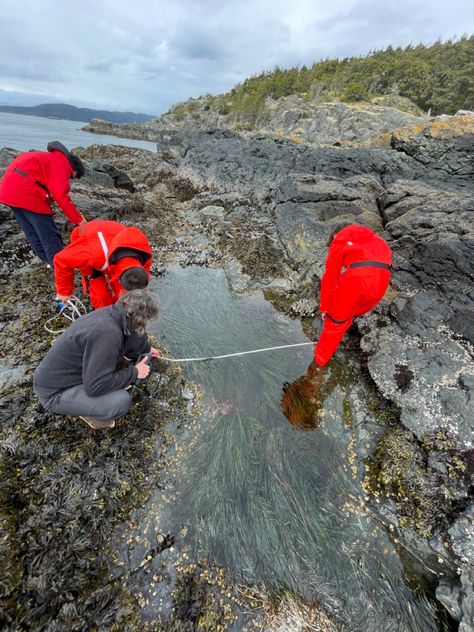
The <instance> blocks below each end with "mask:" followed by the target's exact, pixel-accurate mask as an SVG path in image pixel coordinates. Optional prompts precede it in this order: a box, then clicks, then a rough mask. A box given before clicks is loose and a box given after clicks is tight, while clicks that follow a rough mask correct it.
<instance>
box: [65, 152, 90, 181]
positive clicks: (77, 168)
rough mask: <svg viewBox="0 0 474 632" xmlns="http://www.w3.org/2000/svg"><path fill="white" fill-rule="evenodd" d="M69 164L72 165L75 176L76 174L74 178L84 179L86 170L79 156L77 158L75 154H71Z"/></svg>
mask: <svg viewBox="0 0 474 632" xmlns="http://www.w3.org/2000/svg"><path fill="white" fill-rule="evenodd" d="M69 164H70V165H71V167H72V170H73V171H74V174H75V175H74V177H76V178H82V176H83V175H84V174H85V172H86V170H85V168H84V165H83V163H82V160H81V159H80V158H79V156H76V155H75V154H69Z"/></svg>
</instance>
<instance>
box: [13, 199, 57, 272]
mask: <svg viewBox="0 0 474 632" xmlns="http://www.w3.org/2000/svg"><path fill="white" fill-rule="evenodd" d="M12 211H13V213H14V215H15V219H16V221H17V222H18V224H19V225H20V228H21V229H22V231H23V232H24V233H25V237H26V239H27V240H28V243H29V244H30V246H31V249H32V250H33V252H34V253H35V255H37V256H38V257H39V258H40V259H41V260H42V261H44V262H45V263H49V265H50V266H51V268H52V267H53V259H54V255H56V254H57V253H58V252H59V251H60V250H62V249H63V248H64V244H63V240H62V239H61V234H60V232H59V228H58V227H57V226H56V223H55V221H54V219H53V216H52V215H45V214H44V213H33V212H32V211H27V210H26V209H23V208H18V207H12Z"/></svg>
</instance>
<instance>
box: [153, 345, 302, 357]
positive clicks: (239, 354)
mask: <svg viewBox="0 0 474 632" xmlns="http://www.w3.org/2000/svg"><path fill="white" fill-rule="evenodd" d="M314 344H315V343H314V342H297V343H295V344H292V345H279V346H278V347H265V348H264V349H252V350H251V351H240V352H239V353H226V354H225V355H218V356H208V357H205V358H165V357H163V356H160V360H165V361H167V362H204V361H206V360H221V359H222V358H233V357H235V356H243V355H248V354H249V353H262V352H263V351H274V350H275V349H288V348H289V347H304V346H305V345H314Z"/></svg>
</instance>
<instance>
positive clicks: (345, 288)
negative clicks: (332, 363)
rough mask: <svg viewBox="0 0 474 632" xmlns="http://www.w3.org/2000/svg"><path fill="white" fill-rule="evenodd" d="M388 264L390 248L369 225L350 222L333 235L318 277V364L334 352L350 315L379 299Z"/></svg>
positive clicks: (387, 271)
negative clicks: (320, 327) (320, 322)
mask: <svg viewBox="0 0 474 632" xmlns="http://www.w3.org/2000/svg"><path fill="white" fill-rule="evenodd" d="M391 264H392V251H391V250H390V247H389V246H388V244H387V243H386V242H385V241H384V240H383V239H382V238H381V237H379V236H378V235H376V234H375V233H374V231H373V230H370V228H365V226H358V225H356V224H351V225H350V226H347V227H346V228H343V229H342V230H341V231H339V232H338V233H337V234H336V236H335V237H334V239H333V240H332V242H331V245H330V247H329V253H328V256H327V259H326V270H325V273H324V276H323V278H322V279H321V301H320V309H321V312H322V313H323V314H324V313H325V318H324V326H323V330H322V332H321V336H320V338H319V341H318V344H317V345H316V348H315V350H314V359H315V362H316V363H317V364H318V365H319V366H324V365H325V364H327V362H328V361H329V359H330V358H331V356H332V355H333V354H334V353H335V351H336V349H337V347H338V346H339V343H340V342H341V340H342V337H343V336H344V334H345V333H346V331H347V330H348V329H349V327H350V326H351V324H352V321H353V319H354V317H355V316H362V314H365V312H368V311H370V310H371V309H373V308H374V307H375V306H376V305H377V303H378V302H379V301H380V300H381V299H382V297H383V295H384V294H385V290H386V289H387V286H388V284H389V281H390V267H391ZM344 268H345V270H344Z"/></svg>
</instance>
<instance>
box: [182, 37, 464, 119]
mask: <svg viewBox="0 0 474 632" xmlns="http://www.w3.org/2000/svg"><path fill="white" fill-rule="evenodd" d="M473 60H474V36H470V37H467V36H466V37H461V38H460V39H458V40H450V41H447V42H441V41H438V42H435V43H434V44H432V45H425V44H417V45H410V46H407V47H405V48H401V47H398V48H393V47H392V46H388V47H387V48H386V49H384V50H380V51H375V52H372V53H370V54H369V55H367V56H365V57H345V58H344V59H326V60H324V61H319V62H315V63H314V64H313V65H312V66H309V67H308V66H301V67H297V68H289V69H286V70H283V69H281V68H275V70H273V71H271V72H263V73H261V74H259V75H255V76H253V77H250V78H249V79H246V80H245V81H244V82H243V83H241V84H238V85H236V86H235V87H234V88H232V89H231V90H230V92H227V93H225V94H221V95H216V96H211V95H209V96H207V97H206V106H207V109H208V110H211V111H216V112H217V113H218V114H220V115H224V116H226V117H227V121H228V122H229V123H231V124H234V125H240V126H242V127H243V128H244V129H260V128H261V127H262V126H263V125H264V124H265V123H266V122H267V121H268V119H269V117H270V116H271V112H270V108H269V103H270V102H271V101H275V100H278V99H280V98H281V97H288V96H290V95H295V94H298V95H301V96H302V98H304V99H306V100H307V101H308V102H311V103H315V104H316V103H328V102H331V101H334V100H340V101H345V102H348V103H354V102H360V101H368V100H369V101H370V100H371V99H372V98H374V97H380V96H392V95H395V96H401V97H405V98H407V99H410V100H411V101H412V102H413V103H415V104H416V105H417V106H418V107H419V108H420V109H421V110H423V111H424V112H430V113H431V114H432V115H438V114H454V113H455V112H457V111H458V110H472V109H474V62H473ZM198 108H199V102H198V101H197V100H196V99H190V100H189V101H187V102H184V103H180V104H177V105H176V106H174V107H173V108H172V109H171V113H173V114H174V116H175V117H184V116H186V115H190V116H193V115H194V116H195V115H196V110H197V109H198Z"/></svg>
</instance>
